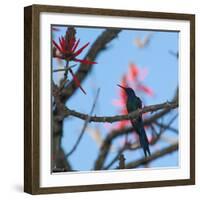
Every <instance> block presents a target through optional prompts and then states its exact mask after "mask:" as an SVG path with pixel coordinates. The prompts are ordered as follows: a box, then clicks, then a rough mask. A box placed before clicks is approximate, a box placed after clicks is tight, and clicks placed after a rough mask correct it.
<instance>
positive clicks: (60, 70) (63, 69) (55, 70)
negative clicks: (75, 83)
mask: <svg viewBox="0 0 200 200" xmlns="http://www.w3.org/2000/svg"><path fill="white" fill-rule="evenodd" d="M76 65H77V64H75V65H71V66H69V67H66V68H62V69H54V70H53V72H63V71H65V72H66V71H68V70H69V69H71V68H73V67H75V66H76Z"/></svg>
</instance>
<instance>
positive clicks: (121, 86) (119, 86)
mask: <svg viewBox="0 0 200 200" xmlns="http://www.w3.org/2000/svg"><path fill="white" fill-rule="evenodd" d="M117 86H118V87H120V88H122V89H124V90H126V88H125V87H123V86H121V85H119V84H117Z"/></svg>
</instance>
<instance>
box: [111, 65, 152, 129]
mask: <svg viewBox="0 0 200 200" xmlns="http://www.w3.org/2000/svg"><path fill="white" fill-rule="evenodd" d="M145 75H146V72H145V71H142V69H140V68H138V67H137V66H136V65H135V64H133V63H130V65H129V71H128V74H126V75H124V76H123V77H122V80H121V82H120V85H121V86H123V87H128V86H129V87H132V88H134V89H135V90H136V91H138V92H142V93H145V94H147V95H150V96H152V95H153V91H152V89H151V88H149V87H148V86H145V85H144V84H143V83H142V81H141V79H144V77H145ZM119 96H120V99H119V100H114V101H113V104H114V105H116V106H119V107H120V114H127V110H126V98H127V96H126V94H125V92H124V90H121V89H120V90H119ZM127 125H129V120H123V121H120V122H118V123H117V124H116V126H115V128H116V129H121V128H124V127H126V126H127Z"/></svg>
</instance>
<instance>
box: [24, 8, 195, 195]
mask: <svg viewBox="0 0 200 200" xmlns="http://www.w3.org/2000/svg"><path fill="white" fill-rule="evenodd" d="M24 63H25V64H24V70H25V71H24V75H25V79H24V80H25V82H24V91H25V101H24V102H25V105H24V111H25V113H24V114H25V115H24V116H25V118H24V122H25V123H24V124H25V127H24V191H25V192H28V193H31V194H42V193H59V192H81V191H94V190H110V189H127V188H141V187H160V186H175V185H191V184H194V183H195V66H194V65H195V16H194V15H191V14H180V13H179V14H177V13H161V12H146V11H145V12H143V11H130V10H129V11H127V10H111V9H110V10H109V9H96V8H79V7H63V6H48V5H46V6H44V5H32V6H29V7H26V8H25V9H24Z"/></svg>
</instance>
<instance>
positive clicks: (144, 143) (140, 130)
mask: <svg viewBox="0 0 200 200" xmlns="http://www.w3.org/2000/svg"><path fill="white" fill-rule="evenodd" d="M131 124H132V126H133V128H134V129H135V131H136V132H137V134H138V135H139V140H140V145H141V147H142V149H143V151H144V155H145V157H147V156H148V155H149V156H150V155H151V152H150V149H149V141H148V139H147V135H146V132H145V129H144V124H143V120H142V117H139V118H138V119H137V120H135V121H131ZM147 154H148V155H147Z"/></svg>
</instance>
